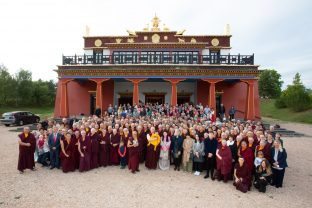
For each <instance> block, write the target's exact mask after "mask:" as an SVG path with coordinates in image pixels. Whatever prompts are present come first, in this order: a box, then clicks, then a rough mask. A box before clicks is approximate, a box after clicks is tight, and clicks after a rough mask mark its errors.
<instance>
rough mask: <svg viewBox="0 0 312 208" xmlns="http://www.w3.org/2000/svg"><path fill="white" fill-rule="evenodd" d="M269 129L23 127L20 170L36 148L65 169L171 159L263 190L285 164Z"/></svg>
mask: <svg viewBox="0 0 312 208" xmlns="http://www.w3.org/2000/svg"><path fill="white" fill-rule="evenodd" d="M273 133H274V132H273ZM273 133H270V132H269V131H267V130H265V129H264V128H263V126H262V125H261V123H255V122H247V123H244V124H243V123H240V122H239V121H237V122H227V123H220V124H215V123H210V122H206V121H200V122H198V121H192V120H186V119H184V118H182V119H181V118H178V117H176V118H172V117H170V118H169V117H164V118H156V119H151V118H141V119H140V118H112V117H107V118H104V119H103V120H101V119H98V118H94V117H93V118H91V117H90V118H89V119H88V120H87V119H82V120H80V121H78V122H77V123H74V125H72V126H71V127H68V125H66V124H65V123H61V124H54V126H53V127H52V128H50V129H48V131H44V130H43V129H41V128H39V129H38V131H36V132H33V133H30V132H29V128H27V127H25V128H24V132H23V133H22V134H20V135H19V148H20V154H19V162H18V170H19V171H20V172H21V173H23V171H24V169H27V168H28V169H32V170H34V167H35V162H34V153H35V152H36V153H37V154H38V160H37V162H38V163H41V164H42V165H43V166H50V169H53V168H60V167H61V168H62V170H63V172H70V171H75V170H77V169H78V170H79V171H81V172H84V171H89V170H91V169H95V168H99V167H106V166H110V165H116V166H117V165H120V168H122V169H123V168H125V167H126V166H128V168H129V170H130V171H131V172H132V173H136V172H138V171H140V170H139V163H143V162H145V167H146V168H147V169H157V168H160V169H161V170H168V169H169V168H170V165H171V164H174V170H176V171H179V170H180V168H183V170H184V171H189V172H193V171H195V173H194V175H196V176H198V175H200V173H201V172H202V171H203V169H206V170H207V173H206V175H205V176H204V178H206V179H207V178H209V177H210V178H211V179H212V180H215V179H217V180H219V181H224V182H227V181H228V180H233V185H234V186H235V187H236V189H238V190H240V191H242V192H247V191H248V190H250V188H251V186H252V183H253V184H254V186H255V187H256V188H257V189H258V190H259V191H260V192H265V191H266V186H267V185H268V184H271V185H274V186H276V187H277V188H279V187H282V184H283V178H284V173H285V168H286V167H287V162H286V158H287V154H286V151H285V149H284V148H283V147H282V140H281V139H280V135H278V134H276V135H275V134H273ZM274 137H275V138H274ZM253 179H254V180H253ZM252 181H253V182H252Z"/></svg>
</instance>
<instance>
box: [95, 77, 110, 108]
mask: <svg viewBox="0 0 312 208" xmlns="http://www.w3.org/2000/svg"><path fill="white" fill-rule="evenodd" d="M90 80H91V81H94V82H96V95H95V96H96V101H95V102H96V104H95V105H96V107H99V108H100V109H101V112H103V93H102V82H104V81H107V80H109V78H93V79H90Z"/></svg>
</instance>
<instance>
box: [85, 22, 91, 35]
mask: <svg viewBox="0 0 312 208" xmlns="http://www.w3.org/2000/svg"><path fill="white" fill-rule="evenodd" d="M89 35H90V28H89V26H88V25H86V31H85V36H86V37H88V36H89Z"/></svg>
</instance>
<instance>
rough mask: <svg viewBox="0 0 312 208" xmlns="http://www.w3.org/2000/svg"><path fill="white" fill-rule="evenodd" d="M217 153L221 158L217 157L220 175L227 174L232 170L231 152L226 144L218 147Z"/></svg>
mask: <svg viewBox="0 0 312 208" xmlns="http://www.w3.org/2000/svg"><path fill="white" fill-rule="evenodd" d="M218 154H219V155H220V156H221V157H222V160H220V159H219V158H218V157H216V158H217V170H218V171H220V173H221V175H228V174H230V173H231V170H232V152H231V149H230V148H229V147H228V146H222V145H221V147H220V148H219V151H218Z"/></svg>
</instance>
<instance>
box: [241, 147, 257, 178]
mask: <svg viewBox="0 0 312 208" xmlns="http://www.w3.org/2000/svg"><path fill="white" fill-rule="evenodd" d="M239 156H241V157H243V158H244V159H245V163H246V165H247V167H248V170H249V171H250V172H252V171H253V169H254V153H253V152H252V150H251V148H249V147H247V143H246V142H245V141H242V144H241V148H240V150H239Z"/></svg>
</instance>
